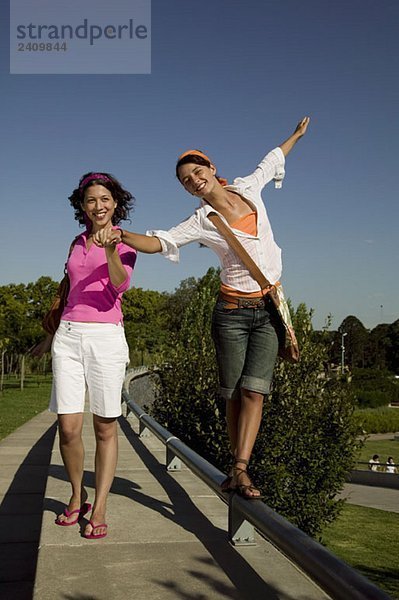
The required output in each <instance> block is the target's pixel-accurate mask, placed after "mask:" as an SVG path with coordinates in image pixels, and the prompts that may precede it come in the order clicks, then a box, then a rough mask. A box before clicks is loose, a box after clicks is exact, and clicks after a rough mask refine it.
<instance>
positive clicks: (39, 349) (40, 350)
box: [29, 333, 54, 358]
mask: <svg viewBox="0 0 399 600" xmlns="http://www.w3.org/2000/svg"><path fill="white" fill-rule="evenodd" d="M53 337H54V336H53V335H51V334H50V333H47V335H46V337H45V338H44V340H42V341H41V342H39V343H38V344H36V346H34V347H33V348H31V349H30V350H29V353H30V355H31V356H34V357H35V358H41V357H42V356H43V354H45V353H46V352H48V351H49V350H50V349H51V343H52V341H53Z"/></svg>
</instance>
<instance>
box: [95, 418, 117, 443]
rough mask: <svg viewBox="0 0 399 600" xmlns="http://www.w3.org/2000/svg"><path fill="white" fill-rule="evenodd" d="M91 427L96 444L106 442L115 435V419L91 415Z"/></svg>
mask: <svg viewBox="0 0 399 600" xmlns="http://www.w3.org/2000/svg"><path fill="white" fill-rule="evenodd" d="M93 425H94V432H95V436H96V440H97V442H108V441H109V440H112V439H114V438H115V437H116V435H117V429H116V419H108V418H106V417H99V416H98V415H93Z"/></svg>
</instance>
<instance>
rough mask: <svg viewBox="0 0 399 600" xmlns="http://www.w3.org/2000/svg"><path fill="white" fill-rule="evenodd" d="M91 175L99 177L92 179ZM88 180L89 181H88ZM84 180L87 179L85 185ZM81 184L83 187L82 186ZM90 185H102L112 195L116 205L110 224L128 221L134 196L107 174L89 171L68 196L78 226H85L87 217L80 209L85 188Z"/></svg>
mask: <svg viewBox="0 0 399 600" xmlns="http://www.w3.org/2000/svg"><path fill="white" fill-rule="evenodd" d="M92 175H98V176H99V177H98V178H96V177H93V178H91V176H92ZM88 178H89V179H88ZM85 179H88V181H87V183H85ZM82 183H83V184H84V185H82ZM92 185H102V186H104V187H105V188H107V190H109V191H110V192H111V194H112V197H113V199H114V200H115V202H116V203H117V206H116V208H115V212H114V214H113V216H112V224H113V225H118V223H120V222H121V221H124V220H126V219H127V220H129V221H130V219H129V211H130V210H131V209H132V208H133V204H134V201H135V198H134V196H132V194H131V193H130V192H128V191H127V190H124V189H123V187H122V186H121V184H120V183H119V181H118V180H117V179H115V177H113V176H112V175H110V174H109V173H101V172H100V171H89V173H85V174H84V175H82V177H81V178H80V180H79V187H77V188H76V189H75V190H73V192H72V195H71V196H69V198H68V200H69V202H70V203H71V206H73V208H74V210H75V219H76V220H77V221H79V224H80V225H87V217H86V215H85V212H84V210H83V208H82V202H83V199H84V195H85V192H86V190H87V188H89V187H90V186H92Z"/></svg>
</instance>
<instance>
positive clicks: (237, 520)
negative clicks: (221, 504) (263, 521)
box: [228, 494, 256, 546]
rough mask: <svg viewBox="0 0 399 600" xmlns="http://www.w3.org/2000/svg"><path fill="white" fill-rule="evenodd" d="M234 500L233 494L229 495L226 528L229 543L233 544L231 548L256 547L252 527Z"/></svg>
mask: <svg viewBox="0 0 399 600" xmlns="http://www.w3.org/2000/svg"><path fill="white" fill-rule="evenodd" d="M234 500H235V494H230V496H229V528H228V536H229V541H230V542H231V543H232V544H233V546H256V542H255V529H254V526H253V525H252V524H251V523H250V522H249V521H247V520H246V519H245V518H244V517H243V515H242V513H241V511H240V509H239V508H238V506H236V503H235V501H234ZM251 502H252V500H251Z"/></svg>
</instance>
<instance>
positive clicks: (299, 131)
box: [280, 117, 310, 156]
mask: <svg viewBox="0 0 399 600" xmlns="http://www.w3.org/2000/svg"><path fill="white" fill-rule="evenodd" d="M309 121H310V117H305V118H303V119H302V121H300V122H299V123H298V125H297V126H296V129H295V131H294V133H293V134H292V135H291V136H290V137H289V138H288V140H285V142H283V143H282V144H280V148H281V150H282V151H283V154H284V156H287V154H289V152H291V150H292V149H293V147H294V146H295V144H296V143H297V141H298V140H299V139H300V138H301V137H302V136H303V135H305V133H306V130H307V128H308V125H309Z"/></svg>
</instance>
